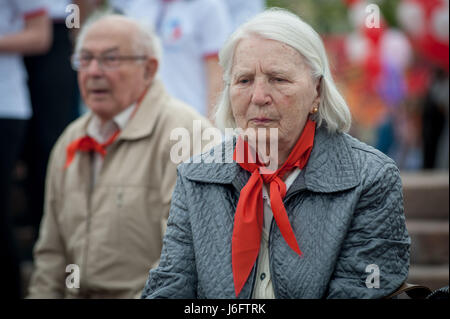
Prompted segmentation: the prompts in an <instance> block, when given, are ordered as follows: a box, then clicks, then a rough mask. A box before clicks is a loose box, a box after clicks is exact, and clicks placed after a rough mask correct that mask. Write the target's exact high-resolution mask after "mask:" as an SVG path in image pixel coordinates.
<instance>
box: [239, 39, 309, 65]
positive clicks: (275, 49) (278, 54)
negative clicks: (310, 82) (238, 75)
mask: <svg viewBox="0 0 450 319" xmlns="http://www.w3.org/2000/svg"><path fill="white" fill-rule="evenodd" d="M260 62H263V63H264V65H266V66H273V67H275V66H279V67H284V68H286V69H289V68H292V67H295V68H296V69H299V68H305V67H307V63H306V60H305V58H304V57H303V55H302V54H300V52H298V51H297V50H296V49H294V48H293V47H291V46H290V45H288V44H286V43H283V42H280V41H276V40H271V39H266V38H262V37H259V36H252V37H245V38H243V39H241V40H239V42H238V43H237V44H236V47H235V50H234V56H233V62H232V70H235V69H239V68H246V67H249V66H252V65H253V64H255V63H260Z"/></svg>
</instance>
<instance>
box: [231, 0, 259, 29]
mask: <svg viewBox="0 0 450 319" xmlns="http://www.w3.org/2000/svg"><path fill="white" fill-rule="evenodd" d="M225 3H226V5H227V8H228V12H229V13H230V17H231V19H232V23H233V25H232V28H233V30H236V29H237V27H238V26H240V25H241V24H242V23H244V22H245V21H247V20H248V19H250V18H252V17H253V16H255V15H256V14H258V13H260V12H262V11H263V10H264V8H265V6H266V1H265V0H245V1H242V0H225Z"/></svg>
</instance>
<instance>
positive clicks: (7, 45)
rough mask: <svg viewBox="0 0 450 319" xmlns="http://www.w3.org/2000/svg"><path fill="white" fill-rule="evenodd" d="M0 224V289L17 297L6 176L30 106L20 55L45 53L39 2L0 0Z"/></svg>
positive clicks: (46, 26) (46, 36)
mask: <svg viewBox="0 0 450 319" xmlns="http://www.w3.org/2000/svg"><path fill="white" fill-rule="evenodd" d="M0 8H1V10H0V145H1V147H2V152H1V155H0V219H1V221H0V223H1V226H0V227H1V229H0V233H1V237H2V238H1V243H2V246H1V247H0V251H1V252H2V257H1V260H2V273H3V274H8V275H7V276H6V282H5V281H3V291H4V292H6V293H7V294H8V297H9V298H11V297H13V298H20V297H21V289H20V269H19V264H18V257H17V253H16V251H15V244H14V237H13V235H12V229H11V223H10V221H9V219H10V216H9V211H10V197H9V195H10V188H11V174H12V170H13V167H14V164H15V161H16V159H17V155H18V152H19V151H20V147H21V142H22V138H23V136H24V132H25V128H26V121H27V120H28V119H29V118H30V117H31V108H30V102H29V96H28V91H27V84H26V80H27V77H26V71H25V68H24V66H23V61H22V55H24V54H32V53H37V52H44V51H46V50H47V49H48V48H49V46H50V43H51V25H50V22H49V18H48V16H47V13H46V10H45V7H44V6H43V5H42V3H41V1H28V0H0Z"/></svg>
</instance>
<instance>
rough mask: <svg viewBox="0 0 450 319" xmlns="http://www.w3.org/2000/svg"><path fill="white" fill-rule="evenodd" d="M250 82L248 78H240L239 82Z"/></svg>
mask: <svg viewBox="0 0 450 319" xmlns="http://www.w3.org/2000/svg"><path fill="white" fill-rule="evenodd" d="M248 82H249V80H248V79H240V80H239V83H240V84H247V83H248Z"/></svg>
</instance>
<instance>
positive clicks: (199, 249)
mask: <svg viewBox="0 0 450 319" xmlns="http://www.w3.org/2000/svg"><path fill="white" fill-rule="evenodd" d="M234 142H235V141H227V142H225V143H224V144H222V145H221V146H220V147H222V151H223V150H227V149H228V151H229V150H232V149H233V146H234ZM217 150H218V149H217V148H216V149H215V150H212V151H211V152H209V153H207V154H203V155H202V156H203V159H204V160H205V159H208V158H209V159H211V157H213V156H214V154H215V153H214V152H216V151H217ZM230 154H231V155H232V152H228V156H229V155H230ZM225 156H227V155H226V152H223V154H222V158H223V159H224V158H225ZM178 174H179V175H178V180H177V185H176V187H175V191H174V193H173V198H172V207H171V210H170V216H169V221H168V227H167V231H166V235H165V238H164V246H163V250H162V254H161V263H160V265H159V267H158V268H156V269H154V270H151V271H150V275H149V278H148V280H147V284H146V287H145V289H144V291H143V294H142V296H143V297H146V298H235V296H234V286H233V274H232V268H231V236H232V231H233V222H234V212H235V209H236V205H237V201H238V199H239V191H240V189H241V188H242V186H244V185H245V183H246V181H247V179H248V177H249V175H248V174H246V172H244V171H243V170H241V169H240V168H239V167H238V165H236V164H235V163H222V164H219V163H210V164H205V163H201V164H196V163H185V164H182V165H180V166H179V168H178ZM284 202H285V207H286V210H287V212H288V215H289V219H290V222H291V225H292V228H293V230H294V233H295V234H296V237H297V240H298V242H299V245H300V249H301V250H302V252H303V254H304V255H303V257H299V256H298V255H296V254H295V253H294V252H293V251H292V250H291V249H290V248H289V247H288V245H287V244H286V243H285V241H284V239H283V238H282V236H281V233H280V231H279V229H278V227H277V225H276V223H275V222H273V224H272V227H271V232H270V239H269V253H270V268H271V273H272V281H273V285H274V291H275V295H276V297H277V298H379V297H382V296H386V295H388V294H390V293H391V292H393V291H394V290H395V289H396V288H397V287H398V286H400V284H401V283H402V282H403V281H405V280H406V278H407V275H408V268H409V247H410V238H409V236H408V233H407V230H406V226H405V218H404V214H403V198H402V191H401V182H400V176H399V172H398V169H397V168H396V167H395V165H394V163H393V161H392V160H391V159H389V158H388V157H386V156H385V155H383V154H382V153H380V152H378V151H377V150H375V149H373V148H371V147H370V146H367V145H365V144H363V143H361V142H359V141H357V140H356V139H354V138H352V137H350V136H348V135H345V134H341V135H329V134H328V133H327V132H326V131H325V130H324V129H318V130H317V133H316V137H315V145H314V149H313V151H312V153H311V157H310V161H309V163H308V165H307V167H306V168H305V169H304V170H303V171H302V172H301V174H300V175H299V177H298V178H297V180H296V181H295V182H294V183H293V185H292V186H291V188H290V189H289V191H288V194H287V195H286V197H285V200H284ZM369 264H376V265H378V267H379V269H380V288H372V289H369V288H367V287H366V285H365V280H366V278H367V276H368V275H369V273H366V272H365V269H366V266H367V265H369ZM254 273H255V269H253V271H252V274H251V275H250V276H249V279H248V281H247V283H246V285H245V286H244V288H243V290H242V292H241V294H240V296H239V297H240V298H250V296H251V291H252V287H253V281H254V280H255V278H254Z"/></svg>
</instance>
